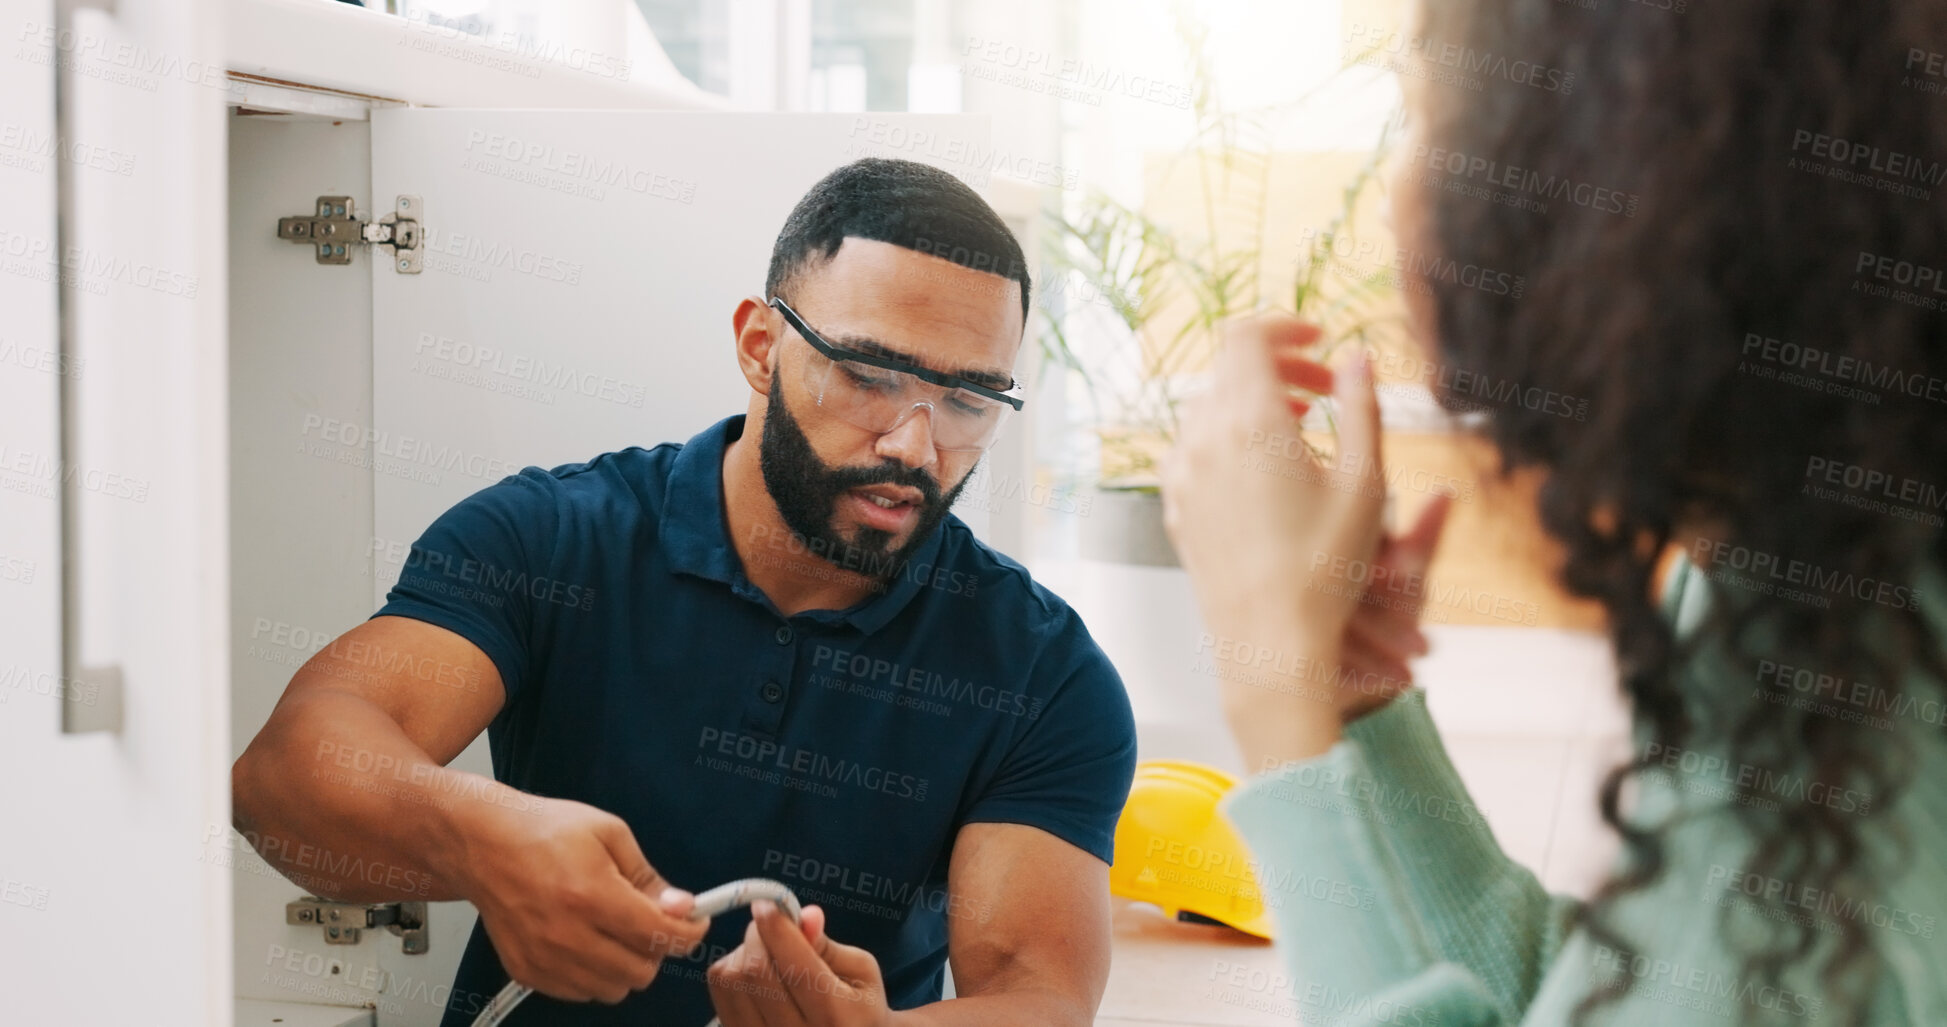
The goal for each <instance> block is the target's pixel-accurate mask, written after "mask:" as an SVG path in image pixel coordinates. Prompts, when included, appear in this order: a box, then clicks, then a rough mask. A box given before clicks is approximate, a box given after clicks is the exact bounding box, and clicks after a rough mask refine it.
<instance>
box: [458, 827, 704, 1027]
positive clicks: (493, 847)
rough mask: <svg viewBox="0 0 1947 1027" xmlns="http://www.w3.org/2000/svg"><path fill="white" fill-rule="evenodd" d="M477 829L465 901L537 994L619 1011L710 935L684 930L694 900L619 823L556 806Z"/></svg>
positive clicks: (507, 963)
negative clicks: (670, 882) (665, 963)
mask: <svg viewBox="0 0 1947 1027" xmlns="http://www.w3.org/2000/svg"><path fill="white" fill-rule="evenodd" d="M475 823H476V824H477V825H478V827H477V829H476V830H475V831H473V832H472V833H471V834H470V835H469V837H468V843H467V846H466V856H467V859H466V869H465V871H464V873H465V877H466V879H467V889H466V898H468V899H470V900H472V902H473V904H474V905H475V906H477V907H479V909H480V921H481V923H482V924H484V925H485V927H486V929H487V936H488V937H489V938H491V939H493V944H494V951H495V952H497V953H499V955H500V962H501V965H502V966H503V967H505V968H506V970H507V973H508V975H509V976H511V977H512V978H513V979H514V980H516V981H519V982H520V983H522V984H525V985H527V986H528V987H530V988H533V989H534V990H535V991H538V992H540V993H542V994H544V995H549V996H552V997H554V998H558V999H564V1000H566V1001H570V1002H586V1001H589V1000H591V999H592V1000H599V1001H602V1002H606V1003H609V1004H611V1005H612V1004H614V1003H617V1002H620V1001H622V1000H623V999H625V998H627V997H628V996H629V993H630V992H632V991H640V990H642V989H644V988H647V987H648V986H649V984H650V982H652V981H654V980H655V979H656V973H657V971H659V970H660V969H662V960H663V957H664V956H681V955H687V954H688V953H689V952H690V951H691V950H692V949H694V948H695V947H696V945H697V943H698V942H700V941H702V940H703V934H704V932H705V931H706V930H708V929H709V926H710V923H709V921H708V920H698V921H691V920H689V919H687V918H688V916H689V912H690V908H691V904H692V902H693V901H694V896H692V895H690V894H689V893H688V892H684V891H681V890H680V889H676V888H671V887H668V886H667V885H666V883H665V882H664V881H663V879H662V876H661V875H660V874H657V873H656V869H655V868H654V867H652V866H650V865H649V861H648V860H647V859H644V858H643V855H642V850H641V849H640V848H639V847H637V845H636V841H635V835H634V834H633V833H631V832H630V830H629V825H628V824H627V823H625V822H623V820H622V818H620V817H617V816H615V815H614V814H611V813H606V812H604V811H602V810H599V809H596V808H595V807H593V806H588V805H584V804H582V803H579V802H570V801H568V800H565V799H550V800H548V801H547V803H546V805H545V806H544V807H543V809H542V810H541V812H539V813H534V812H529V811H519V812H512V811H507V810H496V813H495V814H491V815H489V818H488V819H486V820H482V821H476V822H475Z"/></svg>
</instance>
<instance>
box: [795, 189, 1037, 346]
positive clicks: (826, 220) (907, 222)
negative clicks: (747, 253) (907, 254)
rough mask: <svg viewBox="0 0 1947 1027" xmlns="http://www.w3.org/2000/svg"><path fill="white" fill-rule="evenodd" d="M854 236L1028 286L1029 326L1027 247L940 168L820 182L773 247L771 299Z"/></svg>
mask: <svg viewBox="0 0 1947 1027" xmlns="http://www.w3.org/2000/svg"><path fill="white" fill-rule="evenodd" d="M848 235H849V236H856V237H858V238H860V239H874V240H877V241H879V242H889V243H892V244H893V245H895V246H904V247H905V248H907V249H909V250H915V251H917V252H920V253H927V254H931V255H933V256H936V257H940V258H943V259H945V260H950V261H952V262H954V263H955V264H959V265H960V266H962V267H966V268H971V269H973V270H975V271H985V272H987V273H989V274H994V275H999V276H1001V277H1002V278H1011V279H1013V280H1014V281H1016V282H1019V283H1021V324H1022V326H1023V328H1025V327H1026V325H1027V318H1028V290H1029V288H1030V287H1031V284H1030V282H1029V279H1028V265H1027V260H1026V258H1024V257H1023V256H1022V255H1021V244H1020V243H1019V242H1017V241H1015V239H1014V233H1013V232H1010V231H1008V230H1007V225H1006V223H1005V222H1003V221H1001V218H1000V215H999V214H996V213H994V208H992V207H990V206H988V205H987V201H986V200H983V199H981V198H980V194H979V193H976V192H974V191H973V190H972V189H970V188H968V187H967V185H966V183H964V182H962V181H960V180H959V179H957V178H955V177H953V176H952V175H949V174H947V173H946V172H944V171H941V170H940V169H939V168H936V167H933V166H932V165H930V164H920V163H918V162H916V161H910V160H894V159H890V158H885V157H867V158H865V159H863V160H855V161H853V162H852V163H850V164H847V165H845V166H844V167H842V168H839V169H838V170H837V171H834V172H832V173H831V174H829V175H826V176H825V177H824V178H822V179H820V180H819V182H818V184H817V185H814V186H812V187H811V191H810V192H808V193H805V195H804V199H802V200H799V201H798V205H797V206H796V207H795V208H793V209H792V211H791V216H790V217H788V218H786V219H784V228H783V230H781V231H779V232H778V234H777V245H776V246H774V247H772V248H771V271H770V274H769V275H768V276H767V277H766V278H765V279H764V289H765V292H766V294H767V295H770V296H784V290H785V288H786V286H787V285H789V283H790V282H791V280H792V279H794V278H796V277H797V276H798V275H799V274H800V273H802V272H804V271H806V270H808V269H810V268H811V267H813V266H815V265H817V264H821V263H824V262H825V261H828V260H830V259H832V257H834V256H836V255H837V253H838V248H839V246H840V245H841V244H843V243H844V242H845V237H846V236H848ZM785 299H786V300H789V299H790V297H788V296H785Z"/></svg>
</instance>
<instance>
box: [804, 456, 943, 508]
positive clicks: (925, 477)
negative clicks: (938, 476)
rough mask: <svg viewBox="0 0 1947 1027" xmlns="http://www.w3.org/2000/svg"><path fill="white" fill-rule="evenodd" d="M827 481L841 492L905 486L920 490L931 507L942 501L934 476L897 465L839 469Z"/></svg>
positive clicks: (835, 469) (831, 472)
mask: <svg viewBox="0 0 1947 1027" xmlns="http://www.w3.org/2000/svg"><path fill="white" fill-rule="evenodd" d="M826 480H827V481H829V482H830V483H831V485H832V487H833V489H834V490H835V491H839V492H843V491H845V490H847V489H856V488H863V487H865V486H867V485H905V486H908V487H910V488H915V489H918V490H919V492H920V494H921V495H923V496H925V497H926V504H927V505H929V506H931V505H933V504H935V503H938V502H939V501H940V485H939V483H938V482H936V481H934V480H933V476H932V475H930V474H927V473H926V472H925V471H922V470H919V469H917V468H912V467H905V466H902V465H900V464H896V463H894V464H881V465H879V466H878V467H837V468H833V469H832V470H831V471H830V472H829V473H828V474H827V476H826Z"/></svg>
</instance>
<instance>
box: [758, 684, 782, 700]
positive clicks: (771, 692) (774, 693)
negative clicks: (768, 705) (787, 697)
mask: <svg viewBox="0 0 1947 1027" xmlns="http://www.w3.org/2000/svg"><path fill="white" fill-rule="evenodd" d="M763 695H764V701H765V702H776V701H778V700H779V699H782V698H784V686H783V685H780V684H778V683H777V682H775V681H766V682H764V691H763Z"/></svg>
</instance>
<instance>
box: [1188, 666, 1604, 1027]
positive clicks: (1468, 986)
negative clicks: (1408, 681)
mask: <svg viewBox="0 0 1947 1027" xmlns="http://www.w3.org/2000/svg"><path fill="white" fill-rule="evenodd" d="M1223 810H1224V812H1225V814H1226V815H1227V816H1228V817H1229V818H1230V820H1231V822H1232V823H1233V824H1234V825H1235V826H1236V828H1237V830H1238V833H1239V834H1240V835H1241V836H1242V837H1243V839H1244V841H1245V843H1246V844H1247V845H1249V846H1250V848H1251V851H1252V854H1253V856H1254V857H1255V859H1256V866H1257V870H1258V873H1259V876H1260V878H1261V880H1260V881H1259V890H1260V892H1261V893H1262V894H1263V895H1264V896H1265V900H1266V904H1267V905H1268V906H1270V907H1271V908H1272V910H1273V915H1274V917H1275V919H1276V921H1277V927H1278V945H1279V948H1280V949H1281V951H1282V953H1283V956H1284V959H1285V962H1286V964H1287V965H1288V967H1289V968H1290V971H1291V980H1292V981H1293V982H1294V989H1295V992H1296V995H1295V997H1296V999H1297V1001H1298V1002H1299V1004H1300V1005H1301V1006H1305V1005H1309V1004H1312V1003H1314V1002H1316V1003H1320V1004H1322V1006H1323V1010H1322V1011H1325V1012H1332V1013H1336V1014H1338V1015H1345V1014H1348V1013H1350V1014H1353V1015H1354V1017H1355V1022H1358V1017H1359V1016H1360V1015H1369V1016H1371V1017H1372V1018H1373V1019H1372V1022H1375V1023H1385V1022H1391V1023H1413V1022H1416V1021H1417V1022H1425V1023H1440V1024H1443V1025H1445V1024H1456V1023H1458V1024H1479V1025H1483V1027H1485V1025H1509V1024H1515V1023H1518V1022H1519V1021H1520V1020H1521V1015H1522V1010H1524V1009H1525V1008H1527V1006H1528V1004H1529V1002H1530V1001H1531V1000H1532V999H1533V997H1534V994H1535V991H1536V989H1537V988H1538V987H1539V986H1540V983H1541V979H1542V976H1543V974H1544V973H1545V972H1546V969H1547V966H1548V964H1549V962H1550V960H1551V959H1552V958H1553V956H1554V954H1555V953H1556V952H1557V951H1558V950H1559V949H1560V947H1561V945H1562V941H1563V938H1564V936H1565V933H1566V930H1567V925H1568V922H1569V915H1570V914H1571V913H1572V912H1573V908H1574V905H1573V902H1572V900H1568V899H1564V898H1558V897H1554V896H1550V895H1549V894H1548V893H1547V892H1546V891H1545V890H1543V889H1542V887H1541V884H1540V882H1539V881H1537V880H1536V879H1535V876H1534V874H1532V873H1530V872H1529V871H1528V870H1527V869H1526V868H1525V867H1523V866H1521V865H1520V864H1518V863H1516V862H1514V861H1513V860H1510V859H1509V858H1508V857H1507V856H1506V855H1505V854H1504V853H1503V852H1502V851H1501V849H1500V846H1499V845H1498V844H1497V843H1496V842H1495V840H1494V835H1493V832H1492V831H1490V830H1489V829H1488V826H1487V821H1486V820H1485V818H1483V817H1482V816H1481V813H1480V811H1479V810H1478V809H1476V808H1475V806H1474V804H1473V802H1472V801H1471V800H1470V798H1469V797H1468V795H1467V791H1466V787H1465V786H1464V785H1463V784H1462V783H1461V781H1460V776H1459V775H1458V774H1457V773H1456V772H1455V771H1454V768H1453V764H1452V762H1451V761H1449V759H1448V758H1447V752H1446V748H1445V746H1443V745H1442V744H1441V743H1440V737H1439V734H1438V732H1437V731H1436V730H1435V729H1434V726H1433V721H1432V720H1431V719H1430V718H1429V717H1428V716H1427V712H1426V694H1425V693H1424V692H1423V691H1420V690H1419V689H1414V690H1411V691H1409V692H1407V693H1405V694H1403V695H1401V696H1400V697H1398V698H1397V699H1395V700H1393V702H1392V703H1390V704H1389V705H1388V706H1387V707H1386V708H1384V709H1382V710H1379V711H1377V712H1374V713H1372V714H1369V715H1367V716H1365V717H1363V718H1360V719H1359V720H1357V721H1354V722H1353V723H1352V724H1351V725H1349V726H1348V727H1347V729H1346V733H1345V738H1344V739H1343V740H1341V741H1340V742H1339V744H1337V745H1335V746H1333V747H1332V749H1331V750H1330V751H1328V752H1326V753H1324V754H1322V755H1320V756H1317V757H1315V758H1313V759H1310V760H1302V761H1294V762H1290V763H1286V764H1283V765H1282V766H1280V767H1277V768H1274V769H1271V770H1267V771H1265V772H1263V773H1261V774H1258V775H1256V776H1254V777H1252V778H1251V779H1250V780H1248V781H1246V782H1244V783H1242V784H1240V785H1239V786H1238V788H1237V789H1236V790H1235V791H1233V792H1232V793H1231V794H1230V795H1229V796H1227V797H1226V798H1225V800H1224V804H1223Z"/></svg>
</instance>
